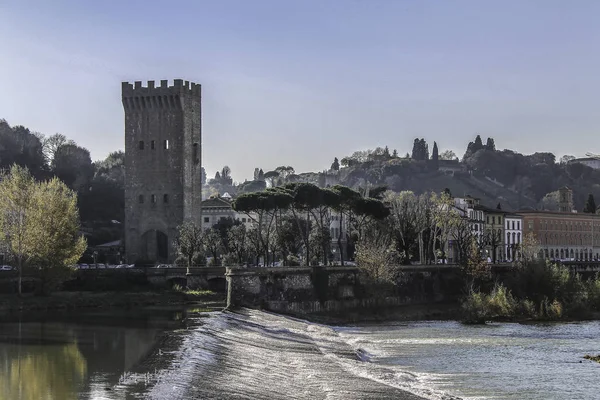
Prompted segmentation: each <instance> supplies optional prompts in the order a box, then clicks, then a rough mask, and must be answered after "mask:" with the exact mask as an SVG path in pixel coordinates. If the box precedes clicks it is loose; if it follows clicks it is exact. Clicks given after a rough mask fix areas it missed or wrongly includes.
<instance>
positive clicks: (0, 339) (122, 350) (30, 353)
mask: <svg viewBox="0 0 600 400" xmlns="http://www.w3.org/2000/svg"><path fill="white" fill-rule="evenodd" d="M186 316H187V312H185V311H182V310H143V311H140V310H138V311H135V312H134V311H128V312H124V311H112V312H102V313H94V314H89V313H87V314H80V315H77V314H57V315H43V316H34V315H17V316H12V317H11V318H7V317H6V316H5V317H4V318H3V319H4V322H3V321H2V320H1V319H0V399H11V400H38V399H49V400H54V399H56V400H70V399H80V398H90V399H92V398H107V396H106V395H105V394H109V391H110V390H111V387H112V386H114V385H115V384H117V383H118V381H119V378H120V376H121V375H122V374H123V373H124V372H126V371H129V370H131V369H132V368H133V367H134V365H136V364H137V363H139V362H140V360H142V359H144V358H145V357H146V356H147V355H148V354H149V353H150V352H151V351H152V350H153V349H154V347H155V345H156V344H157V341H158V340H159V339H160V337H161V333H162V332H163V331H165V330H168V329H173V328H178V327H181V324H182V321H184V320H185V318H186ZM98 393H102V395H98Z"/></svg>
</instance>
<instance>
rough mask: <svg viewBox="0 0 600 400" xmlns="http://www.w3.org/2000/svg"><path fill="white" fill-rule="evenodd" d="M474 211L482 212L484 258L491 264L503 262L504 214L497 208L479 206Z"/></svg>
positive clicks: (504, 257)
mask: <svg viewBox="0 0 600 400" xmlns="http://www.w3.org/2000/svg"><path fill="white" fill-rule="evenodd" d="M475 210H478V211H481V212H483V215H484V220H485V222H484V224H483V236H482V238H481V239H482V244H483V246H484V248H485V256H486V258H488V259H490V260H491V261H492V262H499V261H504V260H505V259H506V250H505V247H504V246H505V241H504V220H505V217H506V214H507V213H506V212H505V211H502V210H500V209H497V208H490V207H485V206H482V205H480V204H478V205H476V206H475Z"/></svg>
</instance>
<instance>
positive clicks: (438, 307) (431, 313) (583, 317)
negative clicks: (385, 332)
mask: <svg viewBox="0 0 600 400" xmlns="http://www.w3.org/2000/svg"><path fill="white" fill-rule="evenodd" d="M268 312H271V313H273V314H279V315H283V316H288V317H292V318H297V319H301V320H306V321H310V322H314V323H319V324H325V325H335V326H347V325H353V326H357V325H363V324H379V323H388V322H391V323H393V322H409V321H457V322H460V323H463V324H466V325H484V324H486V323H518V324H537V323H548V322H562V323H571V322H583V321H600V312H596V311H587V312H585V313H581V314H579V315H577V316H563V317H561V318H558V319H548V318H531V317H530V318H524V317H517V316H515V317H514V318H507V317H498V318H490V319H488V320H482V321H479V322H477V323H473V322H468V321H466V320H465V313H464V310H463V309H462V305H461V304H460V303H431V304H407V305H398V306H389V307H381V308H364V309H351V310H343V311H337V312H322V313H313V314H300V313H282V312H275V311H268Z"/></svg>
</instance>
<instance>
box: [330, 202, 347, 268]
mask: <svg viewBox="0 0 600 400" xmlns="http://www.w3.org/2000/svg"><path fill="white" fill-rule="evenodd" d="M340 222H341V225H340ZM340 231H341V232H340ZM329 233H330V235H331V253H332V255H333V260H332V261H340V259H341V256H340V246H339V243H338V239H341V245H342V246H341V247H342V249H341V251H342V255H343V257H344V260H345V261H347V260H348V215H347V214H345V215H343V216H342V220H341V221H340V213H338V212H335V211H332V212H331V216H330V220H329ZM340 233H341V238H340Z"/></svg>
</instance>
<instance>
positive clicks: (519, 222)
mask: <svg viewBox="0 0 600 400" xmlns="http://www.w3.org/2000/svg"><path fill="white" fill-rule="evenodd" d="M504 222H505V226H504V236H505V238H506V239H505V241H504V254H505V256H506V257H505V259H506V261H515V260H518V259H519V257H520V253H519V246H520V245H521V243H522V239H523V216H522V215H518V214H512V213H506V215H505V216H504Z"/></svg>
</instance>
